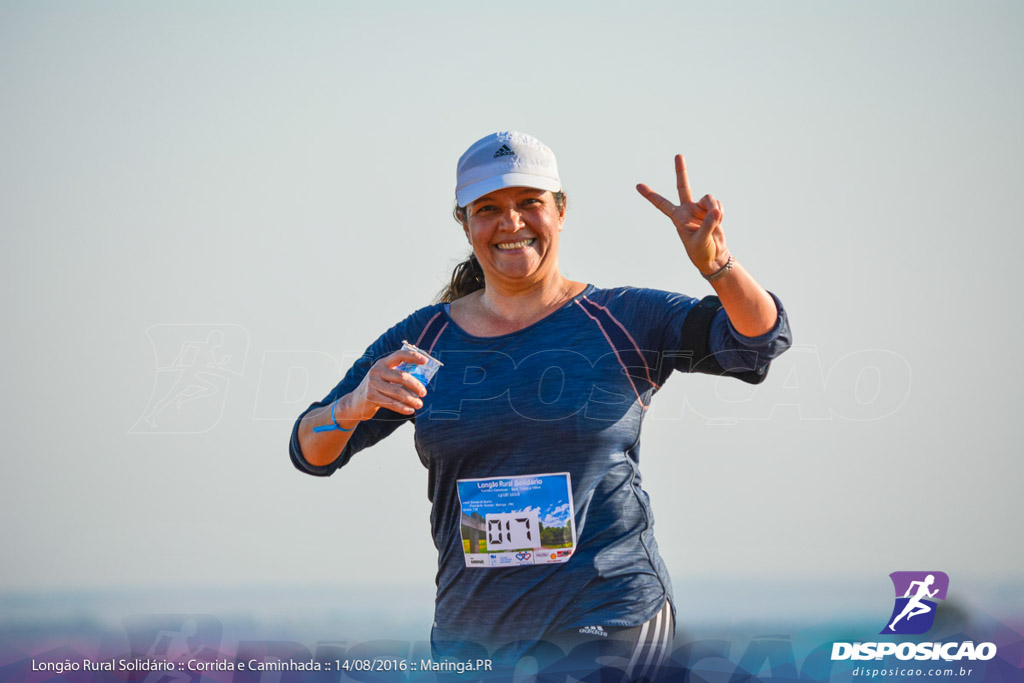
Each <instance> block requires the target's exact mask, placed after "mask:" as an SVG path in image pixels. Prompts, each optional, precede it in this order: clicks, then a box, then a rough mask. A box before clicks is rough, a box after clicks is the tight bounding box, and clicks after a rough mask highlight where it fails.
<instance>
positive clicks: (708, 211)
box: [636, 154, 729, 276]
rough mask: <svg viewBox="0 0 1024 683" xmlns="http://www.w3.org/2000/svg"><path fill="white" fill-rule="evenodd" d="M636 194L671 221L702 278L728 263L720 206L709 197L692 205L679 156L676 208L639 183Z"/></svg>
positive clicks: (681, 160)
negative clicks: (640, 195)
mask: <svg viewBox="0 0 1024 683" xmlns="http://www.w3.org/2000/svg"><path fill="white" fill-rule="evenodd" d="M636 189H637V191H638V192H639V193H640V194H642V195H643V196H644V197H645V198H646V199H647V201H649V202H650V203H651V204H654V206H655V207H657V209H658V210H659V211H661V212H662V213H663V214H665V215H666V216H668V217H669V218H671V219H672V223H673V224H674V225H675V226H676V232H677V233H679V239H681V240H682V241H683V246H684V247H686V254H687V255H688V256H689V257H690V260H691V261H692V262H693V265H695V266H696V267H697V270H699V271H700V272H701V274H702V275H705V276H707V275H710V274H712V273H715V272H717V271H718V270H719V269H720V268H722V266H724V265H725V264H726V262H727V261H728V260H729V249H728V248H727V247H726V246H725V234H724V233H723V232H722V217H723V216H724V213H723V211H722V203H721V202H719V201H718V200H717V199H715V198H714V197H712V196H711V195H709V194H706V195H704V196H703V197H701V198H700V201H697V202H694V201H693V196H692V195H691V193H690V181H689V180H688V179H687V177H686V162H685V161H683V155H682V154H677V155H676V189H677V190H678V191H679V205H678V206H677V205H675V204H673V203H672V202H670V201H669V200H667V199H665V198H664V197H662V196H661V195H660V194H658V193H657V192H655V191H654V190H652V189H651V188H649V187H648V186H647V185H644V184H643V183H640V184H639V185H637V186H636Z"/></svg>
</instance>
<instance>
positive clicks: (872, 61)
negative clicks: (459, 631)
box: [0, 0, 1024, 603]
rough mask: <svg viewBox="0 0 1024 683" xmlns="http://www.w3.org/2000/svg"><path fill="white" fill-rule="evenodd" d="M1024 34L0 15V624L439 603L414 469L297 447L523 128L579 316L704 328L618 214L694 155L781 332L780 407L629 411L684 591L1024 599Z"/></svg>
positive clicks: (769, 20)
mask: <svg viewBox="0 0 1024 683" xmlns="http://www.w3.org/2000/svg"><path fill="white" fill-rule="evenodd" d="M1022 29H1024V9H1022V5H1021V4H1020V3H1016V2H981V3H969V4H968V3H959V2H934V1H930V0H929V1H927V2H923V1H922V2H898V3H892V2H839V3H822V2H780V3H745V2H741V3H728V4H725V3H723V4H721V5H718V6H711V5H710V4H709V3H704V2H700V3H698V2H665V3H622V4H621V5H620V6H618V7H609V6H608V4H604V3H601V4H598V3H583V2H580V3H574V2H566V3H541V2H536V3H534V2H522V3H515V4H514V5H510V4H508V3H500V4H488V3H478V2H454V3H443V4H441V6H440V7H439V6H438V4H437V3H429V4H426V3H412V2H409V3H358V4H354V3H353V4H351V5H350V4H338V3H327V2H291V3H287V4H285V3H281V4H271V3H226V2H225V3H205V2H183V3H165V4H155V3H144V4H139V3H134V2H123V3H107V2H91V3H78V2H64V3H62V2H54V3H28V2H22V3H11V2H5V3H2V4H0V101H2V102H3V105H2V106H0V225H2V233H0V240H2V243H0V244H2V247H0V253H2V259H3V268H2V277H3V289H4V292H5V296H4V298H3V303H2V306H3V309H2V315H3V319H4V321H5V326H4V329H5V331H6V333H5V334H4V335H3V341H2V342H0V344H2V346H0V349H2V352H3V355H4V357H5V358H6V359H7V362H6V364H5V370H4V372H3V377H4V382H3V384H4V392H3V398H2V399H0V401H2V408H3V413H4V415H6V417H7V419H6V420H4V422H3V427H2V429H3V438H4V442H5V443H6V445H7V446H6V448H7V452H6V454H5V457H4V458H3V461H2V462H3V464H2V465H0V467H2V470H0V513H2V516H3V519H4V520H5V523H4V524H3V525H2V527H0V547H2V567H0V589H14V590H21V589H25V590H50V589H54V588H78V587H86V588H88V587H103V586H113V585H133V586H138V587H146V586H149V585H168V584H176V583H189V584H203V585H208V586H218V585H239V584H243V585H264V584H290V583H293V582H296V581H300V582H302V583H303V585H307V586H308V585H316V584H317V583H318V582H323V583H325V584H327V583H329V584H331V585H344V586H353V587H361V586H367V587H369V588H367V590H369V591H371V594H372V591H373V590H375V589H374V588H373V586H379V585H381V583H382V581H384V579H383V578H382V575H383V573H384V572H385V571H386V572H389V573H390V575H389V576H390V578H388V579H387V580H388V581H394V582H403V583H411V584H416V585H420V586H422V587H423V591H424V594H425V597H426V599H427V600H429V598H430V591H431V590H432V586H433V573H434V566H435V562H436V555H435V552H434V549H433V546H432V543H431V539H430V534H429V524H428V519H427V516H428V513H429V504H428V502H427V500H426V470H424V469H423V468H422V467H421V466H420V464H419V462H418V460H417V457H416V454H415V452H414V450H413V446H412V430H411V429H409V428H403V429H402V430H401V431H400V432H398V433H396V434H395V435H394V436H393V437H392V438H390V439H389V440H387V441H386V442H385V443H382V444H381V445H379V446H378V447H376V448H375V449H373V450H371V451H367V452H365V453H363V454H361V455H360V456H358V457H357V458H356V459H355V460H354V461H353V462H352V464H351V465H350V466H349V467H348V468H346V469H345V470H343V471H341V472H339V473H338V474H336V475H335V476H334V477H332V478H330V479H327V480H317V479H313V478H310V477H306V476H303V475H300V474H299V473H298V472H297V471H295V470H294V469H293V468H292V466H291V464H290V463H289V462H288V457H287V446H286V442H287V438H288V432H289V429H290V427H291V422H292V420H293V419H294V417H295V415H296V414H297V413H298V412H299V411H300V410H301V409H302V408H303V407H305V406H306V405H308V403H309V402H311V401H312V400H315V399H318V398H320V397H321V396H323V395H324V394H325V393H326V392H327V391H328V390H329V389H330V388H331V387H332V386H333V385H334V384H335V382H336V381H337V379H338V377H339V376H340V373H341V372H342V371H343V370H344V368H345V367H347V365H348V364H349V363H350V362H351V360H352V359H353V358H354V357H356V356H357V355H358V354H359V353H360V352H361V351H362V350H363V349H364V348H365V347H366V345H367V344H369V343H370V342H371V341H372V340H373V339H375V338H376V337H377V335H379V334H380V333H381V332H382V331H383V330H385V329H386V328H387V327H389V326H390V325H392V324H393V323H394V322H396V321H398V320H400V319H401V318H403V317H404V316H405V315H406V314H408V313H409V312H411V311H412V310H414V309H416V308H418V307H420V306H422V305H424V304H426V303H428V302H430V300H431V299H432V298H433V296H434V295H435V293H436V292H437V290H438V289H439V288H440V287H441V285H442V283H443V281H444V279H445V277H446V276H447V274H448V273H449V272H450V269H451V266H452V265H453V264H454V263H455V262H456V261H457V260H460V259H461V258H462V257H464V255H465V253H466V251H467V245H466V243H465V240H464V238H463V236H462V234H461V231H460V230H459V228H458V226H457V225H456V224H455V223H454V222H453V221H452V220H451V218H450V211H451V207H452V203H453V197H454V170H455V163H456V160H457V159H458V156H459V155H460V154H461V153H462V151H463V150H464V149H465V148H466V147H467V146H468V145H469V144H470V143H472V142H473V141H475V140H476V139H478V138H479V137H481V136H483V135H485V134H487V133H489V132H492V131H494V130H498V129H504V128H513V129H518V130H522V131H525V132H529V133H531V134H533V135H535V136H537V137H539V138H540V139H542V140H544V141H545V142H546V143H547V144H548V145H550V146H551V147H552V148H553V149H554V150H555V152H556V154H557V155H558V159H559V165H560V170H561V174H562V178H563V181H564V183H565V186H566V189H567V192H568V194H569V213H568V220H567V224H566V228H565V231H564V233H563V237H562V252H561V263H562V267H563V271H564V272H565V274H566V275H567V276H569V277H571V278H573V279H578V280H585V281H588V282H593V283H595V284H597V285H602V286H615V285H623V284H631V285H636V286H647V287H657V288H663V289H671V290H676V291H683V292H686V293H688V294H693V295H698V296H702V295H704V294H706V293H709V292H710V288H709V287H708V286H707V285H706V284H705V283H704V282H703V281H702V280H701V278H700V277H699V275H698V274H697V273H696V272H695V271H694V270H693V268H692V267H691V266H690V265H689V263H688V261H687V259H686V256H685V253H684V251H683V249H682V247H681V245H680V244H679V243H678V239H677V238H676V236H675V233H674V231H673V229H672V226H671V224H670V223H669V222H668V221H667V220H666V219H665V218H664V217H663V216H661V215H660V214H658V213H657V212H656V211H655V210H654V209H653V208H651V207H650V206H649V205H647V203H646V202H645V201H644V200H643V199H642V198H641V197H640V196H639V195H638V194H637V193H636V191H635V190H634V189H633V187H634V185H635V184H636V183H637V182H646V183H648V184H650V185H652V186H653V187H654V188H655V189H658V190H659V191H661V192H663V193H665V194H669V193H670V192H671V191H672V188H673V185H674V178H673V175H672V155H673V154H674V153H676V152H683V153H685V154H686V155H687V161H688V165H689V169H690V178H691V183H692V186H693V188H694V191H695V192H697V193H699V194H703V193H705V192H713V193H714V194H715V195H716V196H717V197H718V198H720V199H721V200H722V201H723V203H724V205H725V207H726V214H727V215H726V221H725V231H726V236H727V239H728V243H729V245H730V247H731V249H732V252H733V253H734V254H735V255H736V257H737V258H738V259H739V260H740V261H742V262H743V263H744V264H745V265H746V266H747V268H748V269H749V270H750V271H751V272H753V273H754V274H755V276H756V277H758V278H759V279H760V280H761V282H762V283H763V284H764V285H765V286H766V287H768V288H769V289H771V290H772V291H774V292H776V293H777V294H778V295H779V296H780V297H781V298H782V300H783V301H784V302H785V304H786V306H787V308H788V310H789V312H790V315H791V320H792V324H793V330H794V333H795V341H796V343H797V347H795V348H794V349H793V351H792V352H790V353H789V354H788V355H786V356H784V357H782V358H781V359H780V360H779V361H778V362H777V363H776V364H775V366H774V367H773V369H772V371H771V376H770V377H769V380H768V381H767V382H766V383H765V384H764V385H762V386H760V387H757V388H756V389H751V388H749V387H746V386H734V385H732V384H729V383H726V382H721V381H717V380H714V379H711V378H689V377H685V376H682V375H679V376H676V377H675V378H674V379H673V380H672V381H671V382H670V383H669V384H668V386H667V387H666V388H665V389H664V391H662V392H661V393H660V394H659V395H658V397H657V398H656V400H655V404H654V408H652V410H651V411H650V414H649V417H648V423H647V425H646V431H645V433H644V446H643V459H644V461H643V463H642V466H643V471H644V474H645V488H646V489H647V490H648V491H649V492H650V494H651V497H652V500H653V506H654V510H655V513H656V515H657V519H658V527H657V529H658V538H659V542H660V545H661V548H662V553H663V555H664V557H665V560H666V562H667V564H668V566H669V568H670V569H671V571H672V573H673V575H674V576H677V577H681V578H682V579H683V580H685V581H690V582H696V583H697V584H698V585H699V583H700V581H701V580H702V578H708V579H710V578H711V577H735V578H736V579H737V580H738V581H745V582H748V583H749V582H755V583H756V582H761V581H763V582H766V584H767V583H769V582H771V581H784V580H797V581H799V580H804V579H807V580H811V579H814V580H832V581H839V582H842V581H849V582H868V583H877V582H881V585H883V586H886V589H887V578H886V575H887V574H888V573H889V572H891V571H894V570H902V569H908V570H909V569H931V568H934V569H940V570H943V571H946V572H947V573H948V574H949V575H950V577H951V591H956V590H961V591H963V593H962V594H963V595H966V596H967V597H971V596H975V597H976V596H980V595H982V594H984V593H985V591H986V590H990V589H991V587H992V586H995V585H997V584H1000V583H1001V582H1018V583H1019V580H1020V576H1021V570H1022V566H1024V552H1022V550H1021V543H1020V528H1019V520H1020V502H1019V501H1020V488H1021V481H1022V477H1024V464H1022V462H1021V458H1020V446H1019V445H1017V446H1014V445H1013V443H1014V441H1013V439H1014V438H1016V437H1014V434H1018V433H1019V425H1020V418H1019V413H1020V412H1021V408H1022V407H1024V405H1022V401H1021V399H1020V393H1019V392H1020V386H1021V379H1022V372H1021V368H1020V363H1019V360H1018V359H1019V355H1020V354H1019V350H1018V343H1019V341H1020V339H1021V335H1022V333H1024V326H1022V324H1021V323H1022V319H1021V318H1022V314H1021V311H1022V310H1024V309H1022V307H1021V305H1020V301H1019V287H1020V285H1019V282H1020V277H1019V273H1018V272H1017V269H1016V268H1015V263H1016V261H1017V260H1018V258H1019V255H1020V254H1021V253H1022V247H1024V238H1022V231H1021V229H1020V222H1021V218H1020V217H1021V215H1022V214H1024V200H1022V197H1024V193H1022V192H1021V189H1020V188H1021V186H1022V184H1024V182H1022V181H1024V172H1022V171H1021V168H1022V166H1021V158H1022V156H1024V139H1022V127H1021V123H1020V122H1021V120H1024V106H1022V105H1024V91H1022V87H1021V83H1022V80H1021V74H1022V72H1024V69H1022V67H1024V47H1022V46H1024V30H1022ZM211 333H213V334H214V335H215V336H214V337H212V338H211V337H210V334H211ZM218 334H219V335H220V336H217V335H218ZM217 344H219V346H216V345H217ZM211 346H215V348H213V354H212V355H211V356H207V357H204V356H202V352H203V351H204V350H205V351H207V352H209V351H210V350H211ZM206 362H212V363H214V364H216V363H221V365H220V367H219V368H214V369H212V370H209V372H206V374H204V375H202V376H198V375H195V376H192V379H189V377H190V376H189V375H188V374H187V373H186V374H185V375H181V372H182V368H185V369H187V368H189V367H192V368H204V367H205V363H206ZM175 364H177V365H175ZM175 368H177V370H176V369H175ZM200 374H201V373H200ZM197 376H198V379H196V377H197ZM182 377H184V379H182ZM176 382H184V384H183V385H178V386H185V387H188V386H192V387H193V389H192V391H194V392H198V393H196V394H194V397H193V398H192V400H191V401H189V402H186V403H182V404H180V405H178V404H175V403H173V402H172V403H169V404H168V405H167V406H163V407H162V409H161V410H159V411H156V409H157V408H159V407H160V405H159V401H160V399H161V398H163V397H164V396H165V395H170V394H171V393H173V392H172V387H174V386H175V383H176ZM190 382H191V384H190ZM168 406H169V407H168ZM154 411H156V412H154ZM147 415H148V416H149V417H150V418H151V420H152V424H150V423H147V422H146V421H145V418H146V417H147ZM1014 424H1016V425H1018V426H1017V427H1014V426H1013V425H1014ZM157 432H161V433H157ZM166 432H171V433H166ZM175 432H178V433H175ZM181 432H198V433H181ZM1014 453H1017V455H1016V456H1015V455H1013V454H1014ZM382 501H387V503H388V504H387V505H384V506H381V502H382ZM370 509H373V510H375V511H376V515H377V522H376V523H377V524H378V525H380V527H381V528H386V529H389V530H390V533H389V537H388V540H387V542H385V543H381V542H380V541H379V540H378V536H377V534H376V531H375V530H372V529H367V528H366V527H365V525H364V522H365V521H366V517H367V510H370ZM382 568H384V569H382ZM681 599H685V598H681ZM881 599H882V601H883V603H884V602H885V600H888V599H890V597H889V596H886V595H882V596H881Z"/></svg>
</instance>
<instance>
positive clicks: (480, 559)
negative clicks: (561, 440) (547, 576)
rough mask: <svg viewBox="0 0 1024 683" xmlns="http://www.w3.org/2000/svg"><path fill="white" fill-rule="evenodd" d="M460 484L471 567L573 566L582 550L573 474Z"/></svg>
mask: <svg viewBox="0 0 1024 683" xmlns="http://www.w3.org/2000/svg"><path fill="white" fill-rule="evenodd" d="M457 484H458V489H459V507H460V508H461V516H462V524H461V531H462V550H463V553H464V554H465V556H466V566H467V567H481V568H490V567H521V566H524V565H531V564H558V563H560V562H568V561H569V558H570V557H571V556H572V553H573V550H575V548H576V515H575V510H574V508H573V502H572V484H571V482H570V480H569V473H568V472H559V473H556V474H529V475H524V476H516V477H497V478H494V479H460V480H459V481H458V482H457Z"/></svg>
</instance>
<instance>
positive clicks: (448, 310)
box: [443, 283, 596, 341]
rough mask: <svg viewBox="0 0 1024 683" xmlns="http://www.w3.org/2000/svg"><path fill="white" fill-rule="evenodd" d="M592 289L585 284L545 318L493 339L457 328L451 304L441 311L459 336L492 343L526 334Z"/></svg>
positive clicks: (592, 289)
mask: <svg viewBox="0 0 1024 683" xmlns="http://www.w3.org/2000/svg"><path fill="white" fill-rule="evenodd" d="M594 289H596V288H595V287H594V285H592V284H590V283H587V286H586V287H584V288H583V291H582V292H580V293H579V294H577V295H576V296H574V297H573V298H571V299H569V300H568V301H566V302H565V303H564V304H562V305H561V306H559V307H558V308H556V309H555V310H553V311H551V312H550V313H548V314H547V315H546V316H544V317H543V318H541V319H540V320H537V321H536V322H532V323H530V324H529V325H527V326H526V327H524V328H522V329H521V330H516V331H515V332H506V333H505V334H499V335H495V336H493V337H480V336H478V335H475V334H470V333H469V332H466V330H464V329H462V328H461V327H460V326H459V324H458V323H457V322H455V319H454V318H452V314H451V304H448V303H446V304H445V305H444V309H443V311H444V316H445V318H447V319H448V324H449V325H451V326H452V328H453V329H454V330H455V331H457V332H458V333H459V334H461V335H462V336H464V337H467V338H469V339H473V340H478V341H492V340H496V339H507V338H509V337H515V336H516V335H519V334H524V333H526V332H529V331H530V330H532V329H533V328H535V327H537V326H538V325H540V324H542V323H544V322H546V321H548V320H550V319H551V318H553V317H554V316H555V315H557V314H558V313H560V312H561V311H564V310H565V309H567V308H568V307H570V306H572V305H573V304H574V303H576V302H577V301H578V300H580V299H582V298H583V297H585V296H586V295H588V294H590V293H591V292H593V291H594Z"/></svg>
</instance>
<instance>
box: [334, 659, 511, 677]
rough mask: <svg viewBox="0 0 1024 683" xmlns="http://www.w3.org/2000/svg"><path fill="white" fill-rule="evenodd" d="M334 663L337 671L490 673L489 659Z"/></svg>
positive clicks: (380, 660)
mask: <svg viewBox="0 0 1024 683" xmlns="http://www.w3.org/2000/svg"><path fill="white" fill-rule="evenodd" d="M334 663H335V665H337V667H338V670H339V671H444V672H449V673H457V674H464V673H468V672H473V671H491V660H490V659H475V660H469V661H443V662H435V661H434V660H432V659H421V660H420V661H419V662H409V661H406V660H404V659H345V660H339V659H336V660H334Z"/></svg>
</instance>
